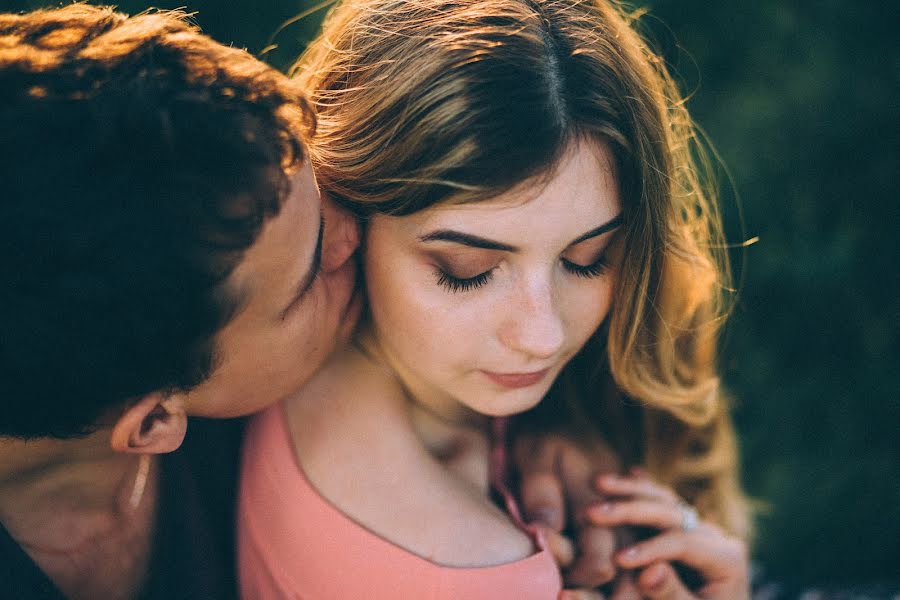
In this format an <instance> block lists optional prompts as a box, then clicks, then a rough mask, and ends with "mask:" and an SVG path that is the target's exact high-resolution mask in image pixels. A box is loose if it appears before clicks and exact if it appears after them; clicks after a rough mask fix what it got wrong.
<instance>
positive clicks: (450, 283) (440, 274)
mask: <svg viewBox="0 0 900 600" xmlns="http://www.w3.org/2000/svg"><path fill="white" fill-rule="evenodd" d="M493 274H494V269H490V270H488V271H484V272H483V273H479V274H478V275H476V276H475V277H455V276H453V275H451V274H450V273H448V272H447V271H445V270H444V269H441V268H438V269H437V278H438V279H437V282H438V285H440V286H442V287H445V288H447V290H449V291H451V292H468V291H469V290H474V289H475V288H480V287H481V286H483V285H484V284H486V283H487V282H488V281H490V279H491V276H493Z"/></svg>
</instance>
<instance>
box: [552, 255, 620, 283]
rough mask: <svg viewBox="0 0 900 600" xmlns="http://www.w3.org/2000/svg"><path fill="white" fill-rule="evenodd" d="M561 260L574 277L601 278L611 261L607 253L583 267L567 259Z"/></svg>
mask: <svg viewBox="0 0 900 600" xmlns="http://www.w3.org/2000/svg"><path fill="white" fill-rule="evenodd" d="M560 260H561V261H562V264H563V267H564V268H565V269H566V271H568V272H569V273H572V274H573V275H577V276H578V277H599V276H600V275H602V274H603V273H605V272H606V270H607V269H608V268H609V260H608V259H607V257H606V252H604V253H603V254H601V255H600V258H598V259H597V260H595V261H594V262H592V263H590V264H588V265H581V264H578V263H576V262H572V261H571V260H569V259H567V258H561V259H560Z"/></svg>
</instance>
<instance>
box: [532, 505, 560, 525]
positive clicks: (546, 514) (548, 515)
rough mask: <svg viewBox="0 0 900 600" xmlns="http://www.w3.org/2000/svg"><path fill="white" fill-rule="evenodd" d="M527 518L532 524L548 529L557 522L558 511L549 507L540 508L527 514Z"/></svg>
mask: <svg viewBox="0 0 900 600" xmlns="http://www.w3.org/2000/svg"><path fill="white" fill-rule="evenodd" d="M528 517H529V518H530V519H531V521H532V522H537V523H542V524H544V525H547V526H548V527H553V526H555V525H556V522H557V521H558V520H559V511H557V510H556V509H554V508H550V507H549V506H542V507H540V508H536V509H534V510H532V511H530V512H529V514H528Z"/></svg>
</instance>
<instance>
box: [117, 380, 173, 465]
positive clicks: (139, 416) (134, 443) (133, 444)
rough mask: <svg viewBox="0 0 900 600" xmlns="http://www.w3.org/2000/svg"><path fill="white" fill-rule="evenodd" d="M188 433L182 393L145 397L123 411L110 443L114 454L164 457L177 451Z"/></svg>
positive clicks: (157, 394)
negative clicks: (126, 453)
mask: <svg viewBox="0 0 900 600" xmlns="http://www.w3.org/2000/svg"><path fill="white" fill-rule="evenodd" d="M186 432H187V415H186V414H185V412H184V398H183V397H182V395H181V394H174V395H169V396H166V395H163V394H161V393H159V392H154V393H152V394H148V395H146V396H144V397H143V398H141V399H140V400H138V401H137V402H136V403H135V404H133V405H131V406H130V407H129V408H127V409H126V410H125V412H124V413H123V414H122V416H121V417H119V420H118V421H116V424H115V425H114V426H113V430H112V435H111V436H110V444H111V445H112V448H113V450H115V451H116V452H131V453H135V454H164V453H166V452H172V451H173V450H177V449H178V447H179V446H180V445H181V442H182V441H184V434H185V433H186Z"/></svg>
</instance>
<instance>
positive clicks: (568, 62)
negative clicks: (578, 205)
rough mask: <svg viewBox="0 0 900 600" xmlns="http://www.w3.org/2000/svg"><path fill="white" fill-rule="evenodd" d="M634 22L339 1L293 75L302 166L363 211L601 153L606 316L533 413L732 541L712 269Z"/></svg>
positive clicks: (741, 523)
mask: <svg viewBox="0 0 900 600" xmlns="http://www.w3.org/2000/svg"><path fill="white" fill-rule="evenodd" d="M634 23H635V21H634V19H633V18H632V16H631V15H630V14H629V13H628V12H627V11H626V10H625V9H624V8H623V7H621V6H619V5H618V4H616V3H613V2H608V1H588V0H582V1H578V0H543V1H542V0H457V1H439V0H402V1H401V0H362V1H360V0H347V1H346V2H343V3H341V4H339V5H338V6H336V7H335V8H334V9H333V10H332V11H331V13H330V14H329V15H328V17H327V18H326V21H325V25H324V31H323V33H322V35H321V36H320V37H319V38H318V39H317V40H316V41H314V42H313V43H312V44H311V45H310V46H309V48H308V50H307V51H306V52H305V53H304V55H303V56H302V57H301V58H300V60H299V62H298V64H297V66H296V67H295V74H296V76H297V77H299V78H300V80H301V83H302V84H303V87H304V88H305V89H306V90H307V92H308V94H309V95H310V97H311V100H312V102H313V103H314V105H315V107H316V110H317V113H318V128H317V131H316V135H315V137H314V138H313V140H312V142H311V144H310V155H311V157H312V160H313V164H314V166H315V168H316V172H317V176H318V178H319V183H320V185H321V186H322V189H323V191H325V192H326V193H328V194H329V195H331V196H332V198H334V199H335V200H336V201H338V202H339V203H341V204H342V205H344V206H345V207H347V208H348V209H350V210H352V211H353V212H355V213H356V214H357V215H358V216H360V217H361V218H365V217H366V216H367V215H371V214H373V213H382V214H390V215H407V214H411V213H414V212H416V211H419V210H422V209H425V208H427V207H429V206H432V205H434V204H437V203H440V202H446V201H449V202H473V201H478V200H481V199H486V198H491V197H494V196H496V195H498V194H501V193H503V192H505V191H508V190H510V189H512V188H514V187H515V186H516V185H518V184H520V183H522V182H523V181H526V180H529V179H531V180H534V179H538V180H540V179H546V178H549V177H551V176H552V175H553V172H554V168H555V166H556V165H557V164H558V162H559V160H560V159H561V157H562V156H563V155H564V153H565V151H566V150H567V148H569V147H571V145H572V144H573V143H574V142H575V141H577V140H579V139H592V140H596V141H597V142H599V143H602V144H605V145H606V146H607V147H608V148H609V149H610V150H611V152H612V154H613V156H614V157H615V161H616V171H617V176H618V182H619V186H620V193H621V197H622V204H623V217H624V232H623V233H624V252H623V262H622V266H621V271H620V273H621V274H620V276H619V278H618V281H617V284H616V289H615V292H614V293H615V296H614V302H613V308H612V310H611V314H610V315H609V317H608V319H607V321H606V322H605V323H604V325H603V326H602V327H601V328H600V329H599V330H598V332H597V333H596V334H595V335H594V337H593V338H592V339H591V341H589V343H588V344H587V345H586V346H585V348H584V349H583V350H582V351H581V353H580V354H579V355H578V356H577V357H576V358H575V359H573V361H572V363H571V364H570V365H568V366H567V367H566V369H565V370H564V371H563V373H562V375H561V376H560V378H559V380H558V381H557V382H556V384H555V385H554V388H553V390H552V391H551V394H550V397H549V398H548V399H547V401H545V402H544V403H542V405H543V406H542V407H541V408H539V409H538V411H537V412H536V414H535V415H534V417H535V418H539V419H540V425H541V426H542V427H546V426H547V425H548V421H547V420H546V419H547V418H556V417H558V416H559V415H563V416H564V417H565V420H566V421H568V423H567V424H566V426H568V427H570V428H572V427H573V426H574V427H575V428H576V430H579V431H583V432H584V434H585V435H586V436H593V437H596V435H597V434H600V435H602V436H603V437H604V438H605V439H607V440H609V441H610V442H611V443H612V444H613V447H614V448H615V449H616V451H617V452H618V453H619V456H620V457H621V458H622V459H623V461H624V462H625V463H626V464H645V465H647V467H648V468H649V469H650V471H651V472H652V473H653V474H654V475H655V476H656V477H658V478H660V479H661V480H663V481H664V482H667V483H669V484H672V485H674V486H675V488H676V489H677V491H678V492H679V493H680V494H682V495H683V496H684V497H685V498H686V499H687V500H689V501H691V502H694V503H695V504H696V505H697V506H698V508H699V509H700V511H701V512H702V514H704V516H706V518H709V519H711V520H713V521H715V522H718V523H719V524H721V525H722V526H724V527H725V528H726V529H727V530H729V531H731V532H733V533H736V534H738V535H745V534H746V533H747V529H748V527H747V516H746V510H745V508H746V507H745V500H744V497H743V495H742V492H741V490H740V487H739V485H738V479H737V471H738V462H737V450H736V445H735V438H734V433H733V430H732V425H731V421H730V417H729V414H728V410H727V406H726V403H725V401H724V400H723V397H722V394H721V391H720V386H719V379H718V377H717V376H716V365H715V359H716V336H717V331H718V330H719V328H720V326H721V324H722V321H723V318H724V315H725V313H726V312H727V307H726V305H725V302H724V301H723V298H724V293H723V292H724V290H727V289H728V285H729V279H730V276H729V270H728V266H727V261H726V257H725V256H724V252H723V251H722V248H723V244H722V233H721V226H720V219H719V215H718V212H717V205H716V201H715V198H714V195H713V193H712V191H711V189H712V185H711V184H712V180H711V178H710V177H708V176H707V174H708V173H709V169H708V163H707V162H706V160H705V158H704V157H705V154H704V152H703V148H702V145H701V144H700V143H699V139H698V136H697V133H696V130H695V128H694V126H693V124H692V122H691V119H690V117H689V115H688V113H687V111H686V109H685V107H684V102H683V100H682V98H681V96H680V94H679V92H678V89H677V86H676V85H675V84H674V82H673V80H672V78H671V77H670V76H669V74H668V73H667V71H666V69H665V66H664V64H663V62H662V60H661V59H660V58H659V57H658V56H656V55H655V54H654V53H653V52H652V51H651V50H650V49H649V48H648V47H647V45H646V43H645V42H644V40H643V39H642V38H641V36H640V35H639V34H638V33H637V32H636V31H635V29H634V27H633V26H634ZM548 408H549V410H548ZM559 424H560V425H562V423H559Z"/></svg>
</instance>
